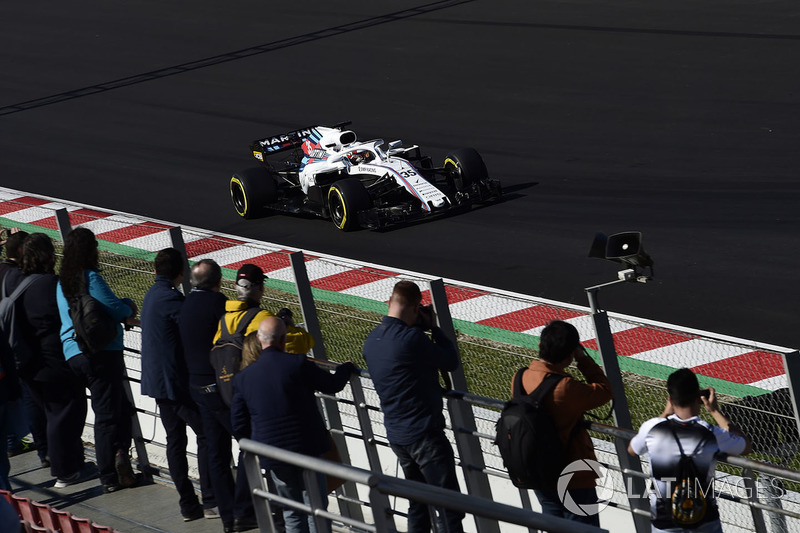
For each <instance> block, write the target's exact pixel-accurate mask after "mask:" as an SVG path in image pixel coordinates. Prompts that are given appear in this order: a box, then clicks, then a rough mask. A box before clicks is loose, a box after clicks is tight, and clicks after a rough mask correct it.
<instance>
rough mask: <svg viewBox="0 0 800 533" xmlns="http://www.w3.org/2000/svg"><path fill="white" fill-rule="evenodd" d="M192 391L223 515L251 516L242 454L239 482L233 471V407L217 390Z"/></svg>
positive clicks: (229, 519) (229, 517) (230, 518)
mask: <svg viewBox="0 0 800 533" xmlns="http://www.w3.org/2000/svg"><path fill="white" fill-rule="evenodd" d="M191 394H192V400H194V402H195V403H196V404H197V407H198V408H199V410H200V417H201V418H202V421H203V431H204V432H205V435H206V446H207V447H208V473H209V477H210V478H211V486H212V487H213V489H214V496H215V497H216V499H217V506H218V507H219V516H220V518H221V519H222V522H223V523H225V524H230V523H232V522H233V519H234V517H236V518H251V517H253V516H254V514H255V512H254V511H253V501H252V499H251V498H250V489H249V488H248V486H247V475H246V474H245V472H244V463H243V462H242V460H241V454H240V456H239V461H238V468H237V473H236V480H235V481H234V479H233V473H232V472H231V460H232V455H231V444H232V440H231V439H232V438H233V427H232V424H231V410H230V408H229V407H228V406H227V405H225V403H224V402H223V401H222V398H221V397H220V396H219V394H217V393H216V392H212V393H210V394H204V393H202V392H200V391H198V390H196V389H194V388H192V391H191Z"/></svg>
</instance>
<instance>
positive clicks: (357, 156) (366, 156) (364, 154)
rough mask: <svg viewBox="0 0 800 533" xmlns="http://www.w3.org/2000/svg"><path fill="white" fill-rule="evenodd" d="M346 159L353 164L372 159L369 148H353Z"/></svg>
mask: <svg viewBox="0 0 800 533" xmlns="http://www.w3.org/2000/svg"><path fill="white" fill-rule="evenodd" d="M347 159H349V160H350V163H352V164H354V165H360V164H361V163H367V162H369V161H370V160H371V159H372V153H371V152H370V151H369V150H355V151H353V152H351V153H350V154H349V155H348V156H347Z"/></svg>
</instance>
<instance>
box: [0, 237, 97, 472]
mask: <svg viewBox="0 0 800 533" xmlns="http://www.w3.org/2000/svg"><path fill="white" fill-rule="evenodd" d="M15 235H16V234H15ZM20 263H21V270H20V273H21V274H22V276H20V277H15V278H12V275H11V274H9V275H8V279H6V282H5V283H6V289H7V290H9V291H13V290H14V289H16V288H17V286H18V285H19V283H20V282H22V280H23V279H24V277H28V276H33V275H39V277H38V279H36V280H35V281H34V282H33V283H32V284H31V285H30V286H28V288H27V289H26V290H25V292H24V293H23V294H22V296H21V297H20V299H19V300H17V305H18V306H19V307H18V308H17V310H18V312H19V314H18V315H17V320H19V321H20V323H19V326H20V330H21V332H22V334H23V336H24V338H25V340H26V342H27V344H28V346H30V347H31V348H32V350H33V352H34V353H35V354H36V356H37V357H36V362H35V367H29V368H26V369H25V374H24V376H23V382H24V383H25V385H26V386H27V387H28V389H29V390H30V392H31V395H32V396H33V398H34V400H35V401H36V403H37V404H38V405H40V406H41V408H42V409H43V410H44V413H45V417H46V423H45V427H46V434H47V441H46V442H48V443H50V448H51V458H50V471H51V474H52V475H53V476H54V477H55V478H56V480H57V481H58V482H61V483H63V482H64V480H69V479H84V478H85V476H86V475H88V473H87V472H86V470H87V469H85V468H84V455H83V441H82V440H81V438H80V433H78V434H77V435H76V434H75V432H73V431H71V429H72V427H73V426H74V425H78V426H80V427H81V428H82V426H83V422H84V420H85V418H86V397H85V396H84V393H83V387H82V386H81V383H80V381H79V380H78V379H77V377H76V376H75V375H74V374H73V373H72V371H71V370H70V368H69V366H68V365H67V362H66V360H65V359H64V353H63V351H62V350H61V340H60V338H59V330H60V328H61V320H60V319H59V314H58V305H57V304H56V286H57V284H58V277H57V276H56V275H55V273H54V268H55V265H56V256H55V249H54V247H53V242H52V240H51V239H50V237H48V236H47V235H45V234H44V233H33V234H31V235H29V236H28V237H27V238H26V239H25V241H24V243H23V245H22V257H21V261H20Z"/></svg>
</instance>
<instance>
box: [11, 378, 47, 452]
mask: <svg viewBox="0 0 800 533" xmlns="http://www.w3.org/2000/svg"><path fill="white" fill-rule="evenodd" d="M32 387H35V384H34V383H33V382H31V384H30V385H28V382H27V381H24V380H20V389H21V390H22V407H23V409H22V416H23V417H24V418H25V420H26V422H27V425H28V428H29V429H30V432H31V436H32V437H33V443H34V444H35V445H36V453H37V454H38V455H39V459H40V460H44V459H45V458H46V457H47V416H46V415H45V408H44V403H43V401H42V399H41V397H40V396H39V395H37V394H36V393H35V392H34V391H32V390H31V388H32ZM24 436H25V435H14V439H15V440H16V441H19V440H20V439H21V438H22V437H24ZM14 444H17V442H15V443H14Z"/></svg>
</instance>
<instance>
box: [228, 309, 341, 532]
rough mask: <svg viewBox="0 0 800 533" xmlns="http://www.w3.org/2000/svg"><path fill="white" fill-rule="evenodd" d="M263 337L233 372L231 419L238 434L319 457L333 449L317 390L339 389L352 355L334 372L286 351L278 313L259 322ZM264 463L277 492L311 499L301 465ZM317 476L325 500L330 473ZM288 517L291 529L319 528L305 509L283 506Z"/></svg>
mask: <svg viewBox="0 0 800 533" xmlns="http://www.w3.org/2000/svg"><path fill="white" fill-rule="evenodd" d="M258 339H259V341H261V347H262V348H264V351H262V352H261V355H260V357H259V358H258V359H257V360H256V362H255V363H252V364H250V365H249V366H247V367H246V368H245V369H243V370H242V371H241V372H239V373H238V374H237V375H236V377H234V378H233V400H232V403H231V419H232V422H233V429H234V433H235V435H236V437H237V438H251V439H253V440H256V441H259V442H263V443H266V444H269V445H271V446H277V447H279V448H284V449H286V450H289V451H293V452H297V453H302V454H306V455H310V456H313V457H320V456H321V455H322V454H324V453H325V452H327V451H328V450H329V449H330V446H331V439H330V438H329V437H328V431H327V429H326V427H325V422H324V421H323V420H322V415H321V414H320V410H319V407H318V405H317V399H316V397H315V396H314V391H320V392H324V393H326V394H334V393H337V392H339V391H340V390H342V389H343V388H344V386H345V385H347V382H348V380H349V379H350V374H352V372H353V370H354V369H355V366H354V365H353V363H351V362H349V361H348V362H347V363H344V364H341V365H339V367H338V368H337V369H336V372H335V373H333V374H331V373H330V372H328V371H327V370H323V369H321V368H320V367H318V366H317V365H316V364H314V362H313V361H312V360H310V359H307V358H306V356H305V355H302V354H289V353H286V352H285V351H284V349H285V347H286V325H285V324H284V323H283V321H282V320H281V319H279V318H277V317H270V318H266V319H264V320H262V321H261V322H260V324H259V326H258ZM261 466H262V467H263V468H266V469H268V470H270V471H271V475H272V478H273V480H274V481H275V484H276V486H277V491H278V494H280V495H281V496H284V497H286V498H291V499H293V500H296V501H301V502H302V501H304V502H306V504H308V502H309V497H308V492H307V491H306V487H305V483H304V482H303V470H302V468H299V467H296V466H292V465H287V464H285V463H280V462H277V461H272V460H269V459H262V461H261ZM317 479H318V482H319V486H320V491H321V496H322V501H323V502H327V501H328V497H327V494H328V491H327V485H326V481H325V476H324V475H322V474H318V476H317ZM283 517H284V520H285V522H286V533H308V532H309V531H311V532H314V531H315V528H314V520H313V518H312V517H311V516H307V515H305V514H304V513H302V512H300V511H295V510H293V509H288V508H287V509H284V511H283ZM328 531H330V524H329V527H328ZM317 533H323V532H317Z"/></svg>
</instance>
